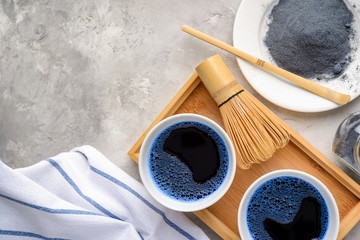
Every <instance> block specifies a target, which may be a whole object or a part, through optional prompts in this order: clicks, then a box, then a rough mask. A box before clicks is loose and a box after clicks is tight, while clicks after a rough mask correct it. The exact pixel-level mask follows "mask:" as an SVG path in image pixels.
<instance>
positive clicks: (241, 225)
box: [237, 169, 340, 240]
mask: <svg viewBox="0 0 360 240" xmlns="http://www.w3.org/2000/svg"><path fill="white" fill-rule="evenodd" d="M281 176H291V177H297V178H301V179H302V180H305V181H307V182H309V183H310V184H312V185H313V186H314V187H315V188H316V189H317V190H318V191H319V192H320V194H321V196H322V197H323V198H324V200H325V203H326V205H327V208H328V213H329V219H330V220H329V223H328V228H327V230H326V233H325V237H324V239H323V240H333V239H336V238H334V237H333V236H337V235H338V232H339V226H340V217H339V210H338V207H337V204H336V201H335V199H334V197H333V195H332V194H331V192H330V191H329V189H328V188H327V187H326V186H325V185H324V184H323V183H322V182H321V181H320V180H318V179H317V178H315V177H314V176H312V175H310V174H308V173H305V172H302V171H299V170H294V169H281V170H276V171H272V172H269V173H267V174H265V175H263V176H261V177H260V178H258V179H257V180H255V181H254V182H253V183H252V184H251V185H250V187H249V188H248V189H247V190H246V192H245V194H244V195H243V197H242V199H241V202H240V205H239V209H238V216H237V221H238V230H239V233H240V236H241V238H242V239H252V236H251V234H250V232H249V229H248V227H247V221H246V212H247V203H248V201H249V200H250V198H251V196H252V194H253V193H254V192H255V191H256V189H257V188H258V187H259V186H260V185H261V184H263V183H264V182H266V181H268V180H270V179H273V178H277V177H281ZM244 218H245V219H244Z"/></svg>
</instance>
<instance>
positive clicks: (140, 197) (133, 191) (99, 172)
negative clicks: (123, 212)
mask: <svg viewBox="0 0 360 240" xmlns="http://www.w3.org/2000/svg"><path fill="white" fill-rule="evenodd" d="M90 169H91V170H92V171H93V172H95V173H97V174H99V175H100V176H102V177H104V178H106V179H108V180H110V181H111V182H113V183H115V184H116V185H118V186H120V187H122V188H123V189H125V190H127V191H128V192H130V193H132V194H133V195H134V196H136V197H137V198H138V199H140V200H141V201H142V202H143V203H145V204H146V205H147V206H148V207H149V208H151V209H152V210H154V211H155V212H157V213H158V214H160V215H161V216H162V218H163V219H164V221H165V222H166V223H167V224H168V225H169V226H170V227H172V228H173V229H175V230H176V231H178V232H179V233H180V234H182V235H183V236H185V237H186V238H188V239H195V238H194V237H193V236H191V235H190V234H189V233H188V232H186V231H184V230H183V229H182V228H180V227H179V226H178V225H176V224H175V223H173V222H172V221H171V220H170V219H168V218H167V217H166V215H165V213H164V212H163V211H161V210H160V209H158V208H157V207H155V206H154V205H153V204H152V203H150V202H149V201H148V200H146V199H145V198H144V197H143V196H141V195H140V194H139V193H138V192H136V191H135V190H134V189H132V188H131V187H129V186H128V185H126V184H125V183H123V182H121V181H120V180H118V179H116V178H114V177H113V176H111V175H109V174H107V173H105V172H103V171H101V170H99V169H97V168H95V167H93V166H91V165H90Z"/></svg>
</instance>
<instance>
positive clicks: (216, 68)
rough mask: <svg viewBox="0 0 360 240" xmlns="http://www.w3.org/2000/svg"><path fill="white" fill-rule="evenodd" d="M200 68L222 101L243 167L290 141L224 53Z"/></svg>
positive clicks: (219, 105) (202, 64) (229, 133)
mask: <svg viewBox="0 0 360 240" xmlns="http://www.w3.org/2000/svg"><path fill="white" fill-rule="evenodd" d="M196 71H197V73H198V74H199V76H200V78H201V80H202V82H203V83H204V85H205V87H206V88H207V90H208V91H209V92H210V94H211V96H212V97H213V98H214V100H215V101H216V103H217V104H218V107H219V109H220V113H221V116H222V118H223V121H224V124H225V130H226V132H227V133H228V135H229V137H230V139H231V141H232V143H233V145H234V147H235V150H236V152H237V164H238V166H239V167H241V168H244V169H247V168H250V166H251V164H254V163H260V162H261V161H265V160H267V159H269V158H270V157H271V156H272V155H273V153H274V152H275V150H276V149H278V148H282V147H284V146H285V145H286V144H287V143H288V141H289V137H290V136H289V133H288V132H287V131H286V130H285V129H284V128H283V127H282V126H281V125H280V124H279V123H278V122H277V121H276V120H275V119H273V118H272V117H271V116H269V115H268V114H267V113H266V112H264V111H263V110H262V109H260V108H259V107H258V106H257V105H256V104H255V103H254V101H253V99H254V96H252V95H251V94H250V93H249V92H248V91H246V90H245V89H244V88H243V87H242V86H240V84H238V83H237V81H236V80H235V78H234V76H233V75H232V74H231V72H230V70H229V69H228V68H227V66H226V65H225V63H224V61H223V60H222V58H221V57H220V55H215V56H213V57H211V58H208V59H206V60H205V61H204V62H203V63H201V64H200V65H199V66H197V67H196Z"/></svg>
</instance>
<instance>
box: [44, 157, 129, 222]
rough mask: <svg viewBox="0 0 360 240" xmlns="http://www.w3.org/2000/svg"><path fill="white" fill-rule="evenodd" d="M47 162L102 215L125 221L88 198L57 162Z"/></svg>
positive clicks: (49, 160)
mask: <svg viewBox="0 0 360 240" xmlns="http://www.w3.org/2000/svg"><path fill="white" fill-rule="evenodd" d="M46 161H48V162H49V163H50V164H51V165H52V166H53V167H55V168H56V169H57V170H58V171H59V173H60V174H61V175H62V176H63V177H64V178H65V180H66V181H67V182H68V183H69V184H70V185H71V187H72V188H73V189H74V190H75V191H76V192H77V193H78V194H79V195H80V196H81V197H82V198H84V199H85V200H86V201H87V202H89V203H90V204H91V205H93V206H94V207H96V208H97V209H99V210H100V211H101V212H102V213H104V214H106V215H107V216H109V217H111V218H114V219H116V220H120V221H123V220H122V219H120V218H119V217H117V216H115V215H114V214H112V213H111V212H109V211H108V210H106V209H105V208H104V207H103V206H101V205H100V204H99V203H97V202H96V201H95V200H93V199H92V198H90V197H88V196H86V195H85V194H84V193H83V192H82V191H81V190H80V188H79V187H78V186H77V185H76V184H75V182H74V181H73V180H72V179H71V178H70V177H69V175H68V174H67V173H66V172H65V171H64V169H62V167H61V166H60V165H59V164H58V163H57V162H55V161H54V160H53V159H46Z"/></svg>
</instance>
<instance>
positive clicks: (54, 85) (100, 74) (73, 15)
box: [0, 0, 360, 240]
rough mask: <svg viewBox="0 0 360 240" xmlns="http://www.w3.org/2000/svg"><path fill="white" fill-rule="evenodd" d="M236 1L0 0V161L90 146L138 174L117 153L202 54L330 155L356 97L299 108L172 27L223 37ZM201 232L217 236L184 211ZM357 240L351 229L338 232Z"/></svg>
mask: <svg viewBox="0 0 360 240" xmlns="http://www.w3.org/2000/svg"><path fill="white" fill-rule="evenodd" d="M239 4H240V0H217V1H206V0H198V1H190V0H185V1H166V0H158V1H145V0H131V1H130V0H129V1H127V0H122V1H111V0H101V1H97V0H88V1H84V0H83V1H69V0H66V1H41V0H39V1H25V0H21V1H10V0H3V1H1V4H0V37H1V40H0V111H1V115H0V158H1V159H2V160H3V161H4V162H5V163H6V164H8V165H9V166H11V167H14V168H15V167H25V166H29V165H31V164H33V163H36V162H38V161H40V160H42V159H45V158H47V157H51V156H53V155H56V154H58V153H60V152H63V151H68V150H70V149H72V148H74V147H76V146H80V145H84V144H89V145H92V146H94V147H96V148H97V149H99V150H100V151H101V152H103V153H104V154H105V155H106V156H107V157H108V158H109V159H111V160H112V161H113V162H114V163H115V164H116V165H118V166H119V167H121V168H122V169H124V170H125V171H126V172H127V173H129V174H130V175H131V176H133V177H135V178H136V179H138V180H139V175H138V170H137V166H136V164H135V163H134V162H133V161H132V160H131V159H130V158H129V157H128V156H127V155H126V153H127V151H128V150H129V149H130V147H131V146H132V145H133V144H134V143H135V141H136V140H137V139H138V138H139V137H140V136H141V134H142V133H143V132H144V131H145V130H146V129H147V127H148V126H149V125H150V123H151V122H152V121H153V120H154V119H155V118H156V116H157V115H158V114H159V113H160V112H161V110H162V109H163V108H164V107H165V106H166V104H167V103H168V102H169V101H170V100H171V98H172V97H173V96H174V95H175V93H176V92H177V91H178V90H179V89H180V87H181V86H182V85H183V84H184V83H185V81H186V80H187V79H188V78H189V77H190V76H191V74H192V73H193V72H194V68H195V66H197V65H198V64H199V63H201V62H202V61H203V60H204V59H205V58H206V57H209V56H212V55H214V54H216V53H221V55H222V56H223V58H224V60H225V62H226V63H227V64H228V66H229V68H230V70H231V71H232V72H233V73H234V75H235V77H236V78H237V79H238V80H239V82H241V84H242V85H243V86H245V87H246V88H247V89H249V91H250V92H252V93H253V94H254V95H255V96H257V97H258V98H259V99H260V100H261V101H263V102H264V103H265V104H266V105H267V106H268V107H269V108H270V109H271V110H273V111H274V112H275V113H277V114H278V115H279V116H280V117H282V118H283V119H284V120H285V122H287V123H288V124H289V125H290V126H291V127H293V128H294V129H295V130H296V131H298V132H299V133H300V134H301V135H302V136H303V137H304V138H305V139H307V140H308V141H309V142H310V143H312V144H313V145H314V146H315V147H317V148H318V149H319V150H320V151H321V152H322V153H323V154H325V155H326V156H327V157H328V158H329V159H330V160H332V161H334V162H336V164H338V165H339V166H340V167H342V165H341V164H340V163H339V162H338V161H337V160H336V159H335V157H334V156H333V155H332V154H331V144H332V139H333V136H334V134H335V131H336V129H337V126H338V125H339V123H340V122H341V121H342V120H343V119H344V118H345V117H346V116H348V115H349V114H350V113H352V112H355V111H357V110H358V109H359V104H360V103H359V99H357V100H355V101H353V102H351V103H350V104H349V105H347V106H344V107H341V108H339V109H336V110H333V111H329V112H325V113H317V114H302V113H295V112H291V111H288V110H284V109H281V108H279V107H277V106H274V105H272V104H271V103H269V102H267V101H266V100H264V99H263V98H262V97H260V96H258V95H257V94H256V93H255V92H254V91H253V89H252V88H251V87H250V86H249V85H248V84H247V82H246V80H245V79H244V77H243V76H242V74H241V72H240V70H239V68H238V66H237V64H236V61H235V58H234V57H233V56H232V55H230V54H227V53H224V52H222V51H220V50H218V49H217V48H215V47H212V46H210V45H208V44H205V43H202V42H200V41H198V40H195V39H193V38H192V37H189V36H187V35H186V34H185V33H183V32H181V30H180V28H181V26H182V24H184V23H186V24H188V25H191V26H194V27H196V28H199V29H201V30H202V31H204V32H206V33H208V34H210V35H213V36H216V37H217V38H219V39H222V40H224V41H226V42H229V43H231V42H232V27H233V21H234V17H235V13H236V10H237V8H238V6H239ZM191 217H192V219H194V220H195V221H196V222H197V224H199V225H200V226H201V227H202V228H203V229H204V230H205V231H206V232H207V234H208V235H209V236H210V237H211V238H212V239H216V238H218V237H217V236H216V234H214V233H213V232H211V230H209V229H208V228H206V227H205V226H204V225H203V224H201V222H199V221H198V220H196V218H194V217H193V216H191ZM359 238H360V226H359V225H357V226H356V228H355V229H354V230H353V231H352V232H351V233H350V234H349V235H348V236H347V237H346V239H347V240H349V239H359Z"/></svg>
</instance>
